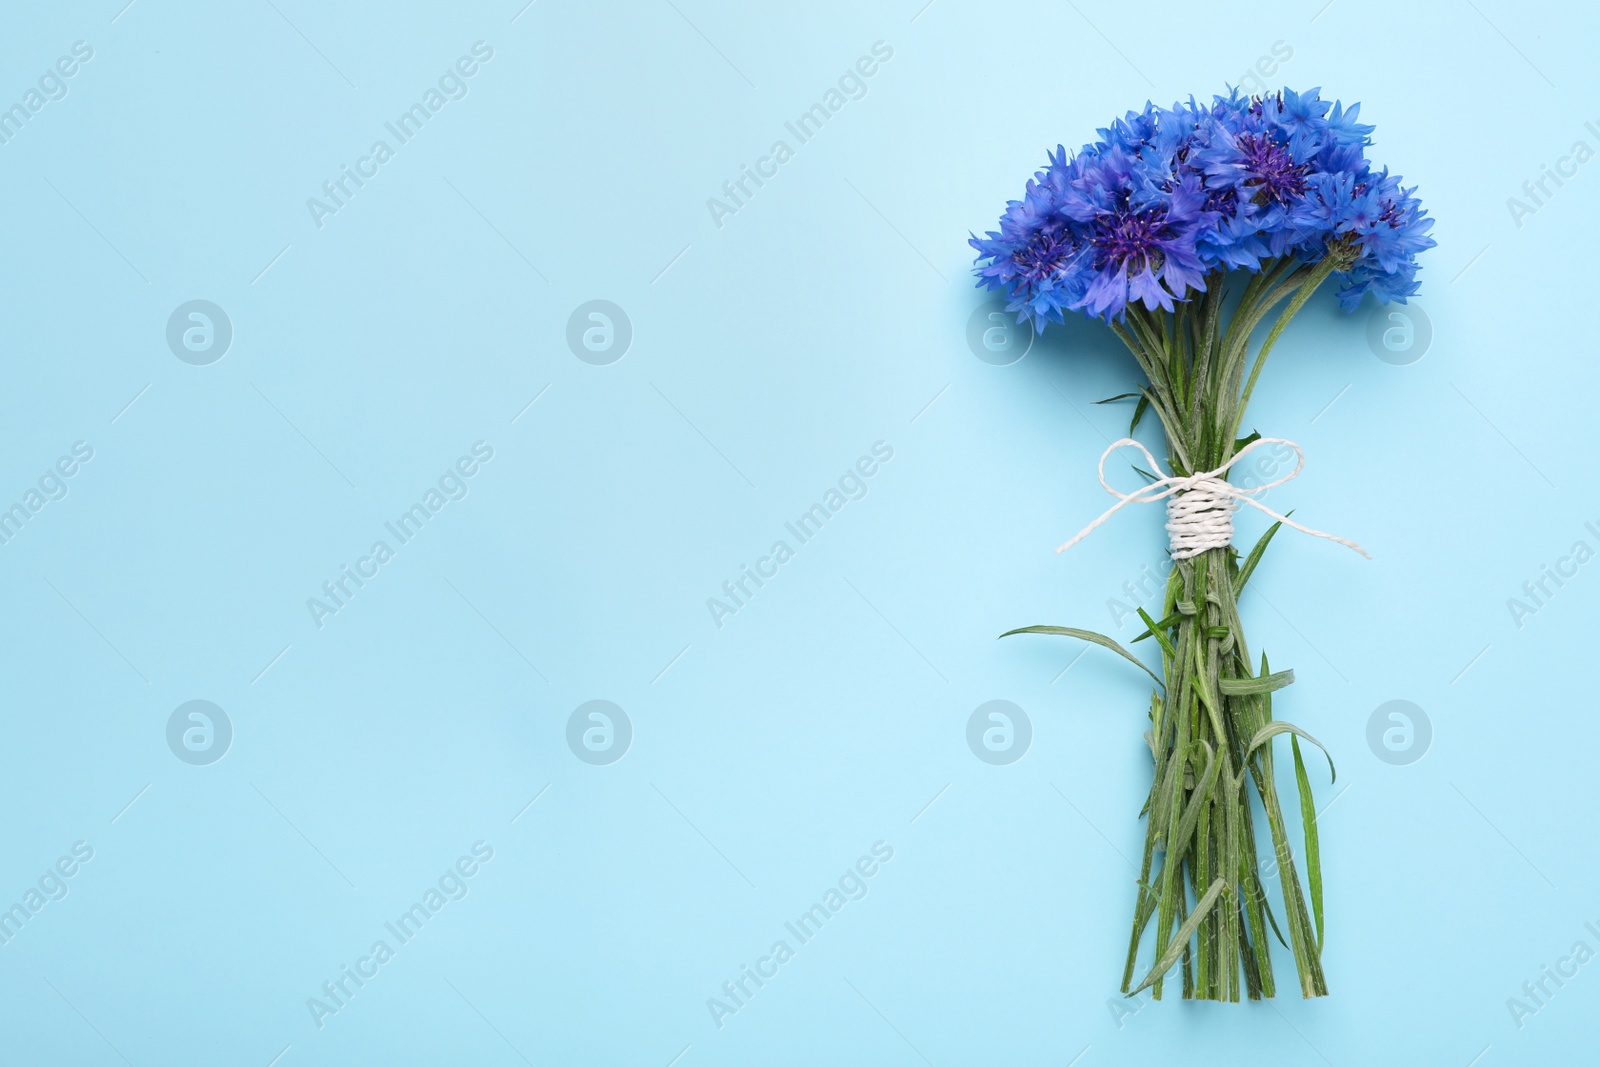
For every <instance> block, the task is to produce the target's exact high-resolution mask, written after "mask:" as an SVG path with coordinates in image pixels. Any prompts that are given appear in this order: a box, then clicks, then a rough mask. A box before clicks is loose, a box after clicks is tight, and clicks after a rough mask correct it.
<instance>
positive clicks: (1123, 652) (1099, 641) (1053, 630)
mask: <svg viewBox="0 0 1600 1067" xmlns="http://www.w3.org/2000/svg"><path fill="white" fill-rule="evenodd" d="M1013 634H1053V635H1055V636H1057V637H1076V638H1077V639H1078V640H1080V641H1088V642H1089V643H1090V644H1094V645H1099V646H1100V647H1101V648H1109V649H1110V650H1111V651H1113V652H1115V653H1116V654H1117V655H1119V656H1121V657H1122V658H1123V659H1125V660H1127V661H1128V662H1129V663H1132V664H1133V665H1134V666H1136V667H1138V668H1139V669H1140V670H1141V671H1144V673H1146V674H1148V675H1149V676H1150V677H1151V678H1155V682H1156V684H1157V685H1164V684H1165V683H1164V682H1162V680H1161V679H1160V678H1158V677H1156V672H1155V671H1152V670H1151V669H1150V668H1149V667H1146V666H1145V665H1144V664H1143V663H1141V662H1140V661H1139V657H1137V656H1135V655H1134V654H1133V653H1132V652H1129V651H1128V650H1127V649H1125V648H1123V647H1122V646H1121V645H1119V644H1117V642H1115V641H1113V640H1112V639H1111V638H1109V637H1107V636H1106V635H1105V634H1097V633H1095V632H1094V631H1093V630H1077V629H1074V628H1072V627H1070V626H1024V627H1022V628H1021V629H1020V630H1007V631H1006V632H1005V633H1003V634H1001V635H1000V636H1001V637H1011V636H1012V635H1013Z"/></svg>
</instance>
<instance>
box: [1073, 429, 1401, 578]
mask: <svg viewBox="0 0 1600 1067" xmlns="http://www.w3.org/2000/svg"><path fill="white" fill-rule="evenodd" d="M1262 445H1288V446H1289V447H1290V448H1292V449H1294V455H1295V464H1294V470H1292V471H1290V472H1289V473H1288V474H1285V475H1284V476H1283V477H1281V478H1278V479H1276V480H1275V481H1270V482H1267V483H1265V484H1263V485H1257V486H1251V487H1249V488H1246V487H1244V486H1239V485H1233V484H1232V483H1230V482H1229V481H1228V480H1227V479H1226V478H1225V477H1224V475H1226V474H1227V473H1228V468H1229V467H1232V466H1233V465H1234V464H1235V463H1237V462H1239V461H1240V460H1241V459H1243V458H1244V457H1245V456H1248V455H1249V454H1250V453H1251V452H1253V451H1254V450H1255V449H1257V448H1259V447H1261V446H1262ZM1129 446H1132V447H1133V448H1137V449H1138V450H1139V451H1140V452H1142V453H1144V458H1145V462H1147V463H1149V465H1150V470H1151V471H1153V472H1154V473H1155V474H1156V475H1157V477H1156V480H1155V481H1153V482H1151V483H1150V484H1149V485H1146V486H1143V487H1142V488H1139V489H1136V490H1134V491H1133V492H1131V493H1123V492H1120V491H1118V490H1116V489H1113V488H1112V487H1111V485H1110V483H1108V482H1107V481H1106V460H1107V459H1110V458H1111V454H1112V453H1113V452H1115V451H1117V449H1119V448H1127V447H1129ZM1305 465H1306V455H1305V453H1304V452H1302V451H1301V450H1300V446H1299V445H1297V444H1295V443H1294V442H1293V441H1287V440H1284V439H1283V438H1281V437H1258V438H1256V439H1255V440H1254V441H1251V442H1250V443H1249V444H1247V445H1245V446H1244V447H1243V448H1241V449H1240V450H1239V451H1237V452H1235V453H1234V454H1233V458H1232V459H1230V460H1228V462H1226V463H1224V464H1223V465H1222V466H1220V467H1218V468H1216V469H1215V470H1209V471H1200V472H1198V473H1196V474H1190V475H1187V476H1186V477H1182V478H1180V477H1177V476H1176V475H1172V474H1165V475H1163V474H1162V473H1161V467H1160V466H1159V465H1158V464H1157V463H1156V458H1155V457H1154V456H1152V455H1151V454H1150V450H1149V449H1148V448H1146V447H1144V445H1142V444H1140V443H1139V442H1138V441H1135V440H1134V439H1133V438H1131V437H1124V438H1122V439H1121V440H1120V441H1113V442H1112V443H1111V446H1110V447H1109V448H1107V449H1106V450H1105V451H1104V452H1103V453H1101V455H1100V486H1101V488H1103V489H1104V490H1105V491H1106V492H1108V493H1110V494H1111V495H1112V496H1114V497H1116V498H1117V502H1116V503H1115V504H1113V505H1111V507H1109V508H1107V509H1106V512H1105V514H1103V515H1101V516H1100V517H1099V518H1098V519H1096V520H1094V521H1093V522H1091V523H1090V524H1089V525H1087V526H1085V527H1084V528H1083V529H1082V530H1080V531H1078V533H1077V535H1076V536H1075V537H1073V538H1072V539H1071V540H1070V541H1068V542H1066V543H1065V544H1063V545H1062V546H1061V547H1059V548H1057V549H1056V552H1058V553H1060V552H1065V551H1066V550H1067V549H1069V548H1071V547H1072V546H1073V545H1075V544H1077V543H1078V542H1079V541H1082V540H1083V539H1084V538H1085V537H1088V536H1089V534H1090V533H1092V532H1093V531H1094V529H1095V527H1097V526H1099V525H1100V524H1101V523H1103V522H1105V521H1106V520H1107V519H1109V518H1111V516H1113V515H1115V514H1116V513H1117V512H1119V511H1121V510H1122V509H1123V508H1125V507H1127V506H1128V505H1129V504H1153V503H1155V502H1156V501H1158V500H1165V501H1166V502H1167V537H1168V541H1169V544H1170V548H1171V553H1172V558H1173V559H1190V558H1191V557H1194V556H1198V555H1199V554H1200V553H1202V552H1204V551H1205V550H1206V549H1208V548H1226V547H1227V546H1228V545H1230V544H1231V543H1232V542H1233V513H1234V512H1235V511H1237V510H1238V508H1239V505H1240V504H1241V503H1243V504H1249V505H1250V506H1251V507H1253V508H1255V509H1257V510H1258V511H1261V512H1264V513H1266V514H1267V515H1268V516H1270V517H1271V518H1273V519H1274V520H1276V521H1278V522H1281V523H1283V524H1284V525H1285V526H1288V527H1291V528H1293V529H1296V530H1299V531H1300V532H1301V533H1305V534H1310V535H1311V536H1312V537H1321V538H1323V539H1324V540H1327V541H1334V542H1336V543H1338V544H1341V545H1344V546H1345V547H1346V548H1349V549H1353V550H1354V551H1356V552H1359V553H1361V554H1362V555H1363V556H1366V557H1367V558H1368V559H1371V558H1372V556H1371V554H1370V553H1368V552H1367V550H1366V549H1364V548H1362V547H1361V546H1360V545H1358V544H1356V543H1355V542H1354V541H1347V540H1345V539H1344V538H1343V537H1335V536H1334V535H1333V534H1330V533H1324V532H1322V531H1321V530H1313V529H1311V528H1310V527H1309V526H1301V525H1300V524H1299V523H1298V522H1295V521H1294V520H1292V519H1289V518H1287V517H1286V516H1283V515H1279V514H1278V513H1277V512H1276V511H1273V510H1272V509H1271V508H1269V507H1267V506H1266V505H1265V504H1263V503H1261V501H1259V500H1257V499H1255V495H1254V494H1256V493H1262V492H1265V491H1267V490H1268V489H1272V488H1275V487H1277V486H1280V485H1282V484H1284V483H1285V482H1287V481H1290V480H1291V479H1294V478H1297V477H1299V476H1300V471H1301V469H1302V468H1304V467H1305Z"/></svg>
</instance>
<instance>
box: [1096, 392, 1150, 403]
mask: <svg viewBox="0 0 1600 1067" xmlns="http://www.w3.org/2000/svg"><path fill="white" fill-rule="evenodd" d="M1135 397H1138V398H1139V399H1141V400H1142V399H1144V394H1143V393H1118V394H1117V395H1116V396H1108V397H1106V398H1105V399H1104V400H1096V401H1095V403H1096V404H1115V403H1116V402H1117V401H1119V400H1132V399H1134V398H1135Z"/></svg>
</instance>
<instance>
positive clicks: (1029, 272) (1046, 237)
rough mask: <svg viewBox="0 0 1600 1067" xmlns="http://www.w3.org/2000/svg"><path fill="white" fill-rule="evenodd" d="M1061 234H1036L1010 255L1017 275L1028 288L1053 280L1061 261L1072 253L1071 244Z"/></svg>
mask: <svg viewBox="0 0 1600 1067" xmlns="http://www.w3.org/2000/svg"><path fill="white" fill-rule="evenodd" d="M1063 237H1064V235H1063V234H1049V233H1036V234H1034V235H1033V238H1032V239H1031V240H1029V242H1028V243H1027V244H1026V245H1023V246H1022V247H1021V248H1019V249H1017V250H1016V251H1015V252H1013V253H1012V254H1011V262H1012V263H1014V264H1016V267H1017V274H1018V276H1019V277H1021V278H1022V279H1023V280H1025V281H1026V282H1027V284H1029V285H1030V286H1032V285H1038V284H1039V283H1040V282H1043V281H1048V280H1049V279H1051V278H1054V277H1055V276H1056V274H1057V273H1059V271H1060V269H1061V261H1062V260H1063V259H1065V258H1066V257H1067V253H1069V252H1071V251H1072V242H1071V241H1070V240H1064V239H1063Z"/></svg>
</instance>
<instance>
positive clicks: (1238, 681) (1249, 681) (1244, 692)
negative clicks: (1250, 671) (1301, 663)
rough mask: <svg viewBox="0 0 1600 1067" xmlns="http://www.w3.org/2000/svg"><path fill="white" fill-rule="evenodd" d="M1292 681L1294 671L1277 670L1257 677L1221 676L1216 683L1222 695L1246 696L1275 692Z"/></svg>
mask: <svg viewBox="0 0 1600 1067" xmlns="http://www.w3.org/2000/svg"><path fill="white" fill-rule="evenodd" d="M1293 683H1294V671H1293V670H1287V671H1279V672H1278V673H1277V674H1263V675H1261V676H1260V677H1258V678H1221V679H1218V681H1217V685H1218V686H1220V687H1221V689H1222V695H1223V696H1230V697H1248V696H1259V695H1260V694H1262V693H1275V692H1277V691H1278V690H1279V689H1282V688H1283V687H1284V686H1286V685H1291V684H1293Z"/></svg>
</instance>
